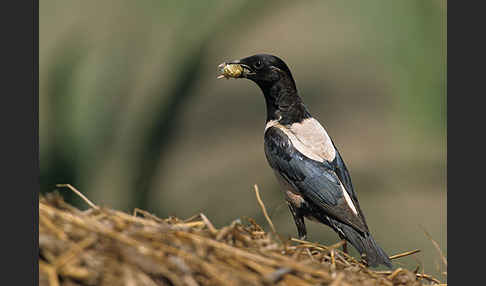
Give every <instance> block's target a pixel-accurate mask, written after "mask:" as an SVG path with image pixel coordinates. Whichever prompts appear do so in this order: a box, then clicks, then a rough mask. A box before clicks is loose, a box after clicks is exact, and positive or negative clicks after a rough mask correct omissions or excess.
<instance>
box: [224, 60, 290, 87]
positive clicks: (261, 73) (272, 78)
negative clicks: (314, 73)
mask: <svg viewBox="0 0 486 286" xmlns="http://www.w3.org/2000/svg"><path fill="white" fill-rule="evenodd" d="M219 69H220V73H221V74H220V76H219V77H218V78H247V79H249V80H252V81H254V82H255V83H257V84H258V85H259V86H260V87H263V86H271V85H273V84H274V83H276V82H279V81H280V80H285V79H287V80H289V81H290V82H291V83H292V84H293V85H295V83H294V80H293V78H292V74H291V73H290V70H289V68H288V67H287V65H286V64H285V62H284V61H283V60H281V59H280V58H278V57H276V56H273V55H268V54H258V55H253V56H250V57H246V58H243V59H240V60H235V61H232V62H229V63H222V64H220V65H219Z"/></svg>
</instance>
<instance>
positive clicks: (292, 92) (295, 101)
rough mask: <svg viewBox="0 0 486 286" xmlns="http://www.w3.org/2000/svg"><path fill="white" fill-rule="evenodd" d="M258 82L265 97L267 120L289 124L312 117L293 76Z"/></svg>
mask: <svg viewBox="0 0 486 286" xmlns="http://www.w3.org/2000/svg"><path fill="white" fill-rule="evenodd" d="M256 83H257V84H258V86H259V87H260V89H261V90H262V92H263V95H264V97H265V103H266V105H267V122H268V121H271V120H278V121H279V122H280V124H283V125H288V124H292V123H297V122H302V120H304V119H305V118H310V117H311V115H310V113H309V111H308V110H307V108H306V107H305V105H304V103H303V102H302V99H301V98H300V96H299V95H298V94H297V88H296V86H295V82H294V80H293V79H292V78H291V77H288V76H284V77H281V78H280V80H278V81H277V82H271V83H270V82H256Z"/></svg>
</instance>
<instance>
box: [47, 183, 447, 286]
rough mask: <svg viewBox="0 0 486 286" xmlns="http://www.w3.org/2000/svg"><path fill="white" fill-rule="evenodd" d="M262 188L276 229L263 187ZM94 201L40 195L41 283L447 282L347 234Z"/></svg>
mask: <svg viewBox="0 0 486 286" xmlns="http://www.w3.org/2000/svg"><path fill="white" fill-rule="evenodd" d="M62 186H67V185H62ZM73 189H74V188H73ZM255 194H256V197H257V200H258V204H259V205H260V207H261V209H262V211H263V213H264V215H265V218H266V219H267V222H268V223H269V225H270V227H271V228H272V232H273V233H274V234H276V230H275V227H274V225H273V223H272V221H271V220H270V218H269V217H268V214H267V213H266V210H265V205H264V204H263V201H262V200H261V197H260V195H259V192H258V187H257V186H255ZM85 201H86V202H87V203H88V202H89V200H87V199H86V200H85ZM88 204H90V206H92V210H91V211H87V212H83V211H79V210H78V209H76V208H74V207H73V206H70V205H68V204H67V203H65V202H64V201H63V200H62V198H61V197H60V196H59V195H58V194H56V193H50V194H47V195H45V196H40V199H39V222H40V226H39V248H40V252H39V254H40V255H39V284H40V285H46V286H73V285H101V286H108V285H127V286H131V285H137V286H162V285H164V286H165V285H176V286H179V285H180V286H183V285H189V286H195V285H282V286H283V285H298V286H310V285H331V286H348V285H387V286H390V285H401V286H418V285H426V284H427V283H428V284H430V283H432V284H433V283H436V284H439V283H441V282H440V281H439V280H438V279H436V278H434V277H432V276H430V275H427V274H424V273H413V272H411V271H409V270H407V269H402V268H400V269H397V270H395V271H393V272H392V271H374V270H373V269H369V268H367V267H366V266H364V265H363V264H362V263H360V262H358V261H357V260H356V259H355V258H353V257H351V256H349V255H347V254H345V253H343V252H342V251H340V250H339V249H338V248H339V247H341V246H342V243H343V242H342V241H340V242H338V243H336V244H334V245H331V246H325V245H321V244H319V243H314V242H309V241H303V240H298V239H290V240H285V241H283V240H281V239H280V240H279V239H277V238H278V235H277V237H275V235H273V234H271V233H269V232H265V231H264V230H263V228H262V227H261V226H260V225H258V224H257V223H256V222H255V220H253V219H252V218H246V219H236V220H234V221H233V222H232V223H231V224H230V225H226V226H222V227H218V228H217V227H215V226H214V224H213V223H212V222H211V221H210V220H209V219H208V218H207V217H206V216H205V215H204V214H202V213H199V214H197V215H194V216H192V217H190V218H188V219H185V220H184V219H179V218H177V217H169V218H159V217H157V216H155V215H154V214H150V213H148V212H146V211H143V210H140V209H136V210H135V211H134V212H133V215H132V214H127V213H124V212H120V211H117V210H113V209H110V208H105V207H103V208H100V207H96V206H95V205H94V204H92V203H88ZM408 255H409V254H408ZM398 256H400V257H403V256H405V254H403V253H402V254H399V255H396V258H398Z"/></svg>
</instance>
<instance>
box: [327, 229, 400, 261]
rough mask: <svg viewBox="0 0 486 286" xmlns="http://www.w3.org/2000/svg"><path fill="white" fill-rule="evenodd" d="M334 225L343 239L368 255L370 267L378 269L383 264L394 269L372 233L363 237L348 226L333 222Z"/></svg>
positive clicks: (367, 259)
mask: <svg viewBox="0 0 486 286" xmlns="http://www.w3.org/2000/svg"><path fill="white" fill-rule="evenodd" d="M333 223H334V227H336V228H337V230H338V233H339V235H340V236H341V237H342V238H344V239H346V240H347V241H349V242H350V243H351V244H352V245H353V246H354V247H355V248H356V250H358V252H359V253H360V254H366V262H367V263H368V265H369V266H371V267H377V266H378V265H380V264H383V265H385V266H386V267H388V268H392V266H393V265H392V263H391V260H390V258H389V257H388V255H387V254H386V253H385V251H384V250H383V249H382V248H381V247H380V246H379V245H378V244H377V243H376V241H375V239H374V238H373V237H372V236H371V234H370V233H368V234H364V235H363V234H361V233H360V232H358V231H356V230H355V229H354V228H352V227H350V226H348V225H345V224H343V223H340V222H337V221H333Z"/></svg>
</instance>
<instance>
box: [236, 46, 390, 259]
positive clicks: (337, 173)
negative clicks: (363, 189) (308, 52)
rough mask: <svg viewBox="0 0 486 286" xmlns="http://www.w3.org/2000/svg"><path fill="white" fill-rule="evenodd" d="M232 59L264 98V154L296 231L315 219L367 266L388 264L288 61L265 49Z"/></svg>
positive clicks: (302, 231) (303, 232)
mask: <svg viewBox="0 0 486 286" xmlns="http://www.w3.org/2000/svg"><path fill="white" fill-rule="evenodd" d="M233 63H235V64H240V65H242V66H243V67H244V68H245V69H244V70H245V72H243V73H242V74H241V76H240V77H244V78H248V79H250V80H252V81H254V82H255V83H256V84H257V85H258V86H259V87H260V88H261V90H262V92H263V95H264V97H265V102H266V106H267V125H266V130H265V134H264V142H265V143H264V145H265V146H264V147H265V155H266V158H267V161H268V163H269V164H270V166H271V168H272V169H273V170H274V171H275V173H276V175H277V178H278V179H279V181H280V182H281V183H282V188H283V191H284V192H285V194H286V199H287V201H288V203H289V209H290V211H291V213H292V216H293V218H294V221H295V224H296V226H297V231H298V233H299V236H300V237H305V236H306V234H307V232H306V228H305V221H304V217H305V218H308V219H312V220H316V221H318V222H321V223H323V224H326V225H328V226H330V227H331V228H332V229H333V230H334V231H336V232H337V233H338V235H339V236H340V237H341V238H342V239H346V240H347V241H349V242H350V243H351V244H352V245H353V246H354V247H355V248H356V249H357V250H358V251H359V252H360V253H361V254H365V255H366V260H367V262H368V264H369V265H370V266H378V265H379V264H383V265H386V266H388V267H391V266H392V265H391V261H390V259H389V258H388V256H387V254H386V253H385V252H384V251H383V249H381V247H379V246H378V245H377V244H376V242H375V240H374V239H373V237H372V236H371V234H370V231H369V229H368V225H367V224H366V220H365V217H364V214H363V212H362V210H361V208H360V205H359V202H358V199H357V195H356V192H355V191H354V188H353V184H352V182H351V177H350V175H349V172H348V170H347V168H346V165H345V163H344V160H343V159H342V157H341V155H340V153H339V151H338V150H337V148H336V146H335V145H334V142H333V141H332V140H331V139H330V137H329V136H328V134H327V132H326V131H325V129H324V128H323V127H322V125H320V124H319V122H317V121H316V120H315V119H314V118H313V117H312V116H311V114H310V113H309V111H308V109H307V107H306V106H305V105H304V103H303V101H302V99H301V98H300V97H299V96H298V94H297V88H296V85H295V81H294V79H293V77H292V74H291V72H290V69H289V68H288V66H287V65H286V64H285V63H284V62H283V61H282V60H281V59H279V58H277V57H275V56H272V55H265V54H261V55H255V56H251V57H247V58H244V59H241V60H238V61H234V62H233Z"/></svg>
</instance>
